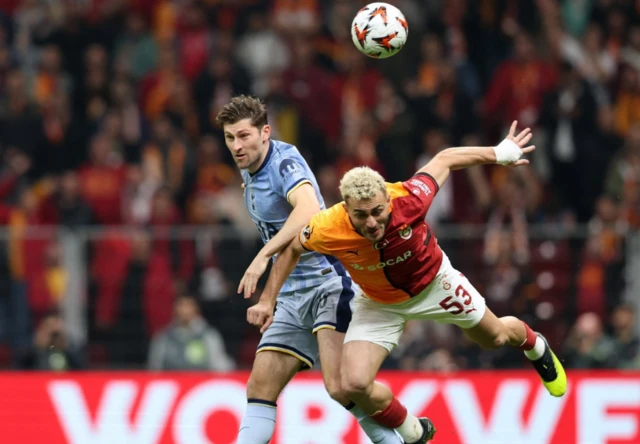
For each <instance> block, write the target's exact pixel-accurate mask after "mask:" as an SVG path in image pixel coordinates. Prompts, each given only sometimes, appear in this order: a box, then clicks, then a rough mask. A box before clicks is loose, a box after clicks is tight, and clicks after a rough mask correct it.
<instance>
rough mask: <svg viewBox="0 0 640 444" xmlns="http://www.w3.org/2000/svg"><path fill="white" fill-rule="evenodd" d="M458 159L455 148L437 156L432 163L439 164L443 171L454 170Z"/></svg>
mask: <svg viewBox="0 0 640 444" xmlns="http://www.w3.org/2000/svg"><path fill="white" fill-rule="evenodd" d="M458 157H459V156H457V155H456V154H455V152H454V148H447V149H444V150H442V151H440V152H439V153H438V154H436V155H435V156H434V158H433V160H432V161H431V162H433V163H436V164H438V165H439V166H440V168H442V169H447V170H453V169H455V167H456V163H457V160H458Z"/></svg>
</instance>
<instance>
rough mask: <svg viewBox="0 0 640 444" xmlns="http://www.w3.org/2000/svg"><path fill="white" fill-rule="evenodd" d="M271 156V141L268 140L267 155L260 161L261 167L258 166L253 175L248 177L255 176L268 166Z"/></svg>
mask: <svg viewBox="0 0 640 444" xmlns="http://www.w3.org/2000/svg"><path fill="white" fill-rule="evenodd" d="M272 154H273V140H271V139H269V150H268V151H267V155H266V156H265V158H264V160H263V161H262V165H260V168H258V169H257V170H256V172H255V173H253V174H251V173H249V176H250V177H253V176H256V175H257V174H258V173H259V172H260V171H262V170H264V167H266V166H267V165H268V164H269V160H271V155H272Z"/></svg>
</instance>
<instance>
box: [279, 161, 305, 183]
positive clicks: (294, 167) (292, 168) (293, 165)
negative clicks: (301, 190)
mask: <svg viewBox="0 0 640 444" xmlns="http://www.w3.org/2000/svg"><path fill="white" fill-rule="evenodd" d="M278 170H279V171H280V176H282V178H283V179H284V180H288V179H290V178H291V177H292V176H293V175H294V174H300V173H301V172H302V169H301V168H300V165H298V163H297V162H296V161H295V160H293V159H284V160H283V161H282V162H280V167H279V168H278Z"/></svg>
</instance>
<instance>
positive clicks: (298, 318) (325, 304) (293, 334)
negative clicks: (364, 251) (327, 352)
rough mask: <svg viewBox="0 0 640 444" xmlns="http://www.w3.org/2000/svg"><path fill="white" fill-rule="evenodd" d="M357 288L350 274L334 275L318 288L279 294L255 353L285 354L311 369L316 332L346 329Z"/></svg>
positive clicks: (316, 350) (314, 355) (315, 349)
mask: <svg viewBox="0 0 640 444" xmlns="http://www.w3.org/2000/svg"><path fill="white" fill-rule="evenodd" d="M356 291H358V287H357V286H356V284H354V283H353V281H352V280H351V278H350V277H349V276H334V277H328V279H327V280H326V282H324V283H323V284H322V285H320V286H317V287H311V288H306V289H304V290H300V291H296V292H285V293H280V294H279V295H278V301H277V303H276V311H275V315H274V318H273V324H271V325H270V326H269V328H268V329H267V331H266V332H264V334H263V335H262V339H261V340H260V344H258V350H257V352H256V353H260V352H261V351H267V350H269V351H278V352H282V353H287V354H290V355H292V356H295V357H296V358H298V359H299V360H300V361H301V362H302V368H301V369H302V370H308V369H310V368H311V367H313V364H314V362H315V361H316V359H318V341H317V339H316V337H315V333H316V332H317V331H318V330H322V329H324V328H328V329H332V330H336V331H339V332H342V333H345V332H346V331H347V327H349V322H351V301H352V300H353V296H354V295H355V293H356Z"/></svg>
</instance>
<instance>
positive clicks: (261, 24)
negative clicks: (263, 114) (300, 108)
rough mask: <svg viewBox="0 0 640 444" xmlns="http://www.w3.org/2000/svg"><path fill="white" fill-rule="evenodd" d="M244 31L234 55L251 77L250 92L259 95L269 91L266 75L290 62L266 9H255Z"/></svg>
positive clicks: (261, 95) (280, 69) (287, 51)
mask: <svg viewBox="0 0 640 444" xmlns="http://www.w3.org/2000/svg"><path fill="white" fill-rule="evenodd" d="M247 28H248V29H247V32H246V33H245V34H244V35H243V36H242V37H241V38H240V40H239V41H238V47H237V56H238V60H239V61H240V63H241V64H242V65H243V66H244V67H245V68H246V69H247V70H248V71H249V73H250V74H251V76H252V77H253V79H254V81H253V86H252V92H253V93H254V94H256V95H258V96H260V97H264V96H266V95H267V94H268V93H269V84H268V81H267V79H268V75H269V74H270V73H272V72H274V71H282V70H283V69H284V68H286V67H287V65H288V64H289V57H290V55H289V49H288V48H287V46H286V44H285V42H284V41H283V40H282V38H281V37H280V36H279V35H278V34H277V33H276V32H274V31H273V30H272V29H271V28H270V27H269V16H268V15H267V13H266V12H264V11H260V10H255V11H253V12H251V13H250V15H249V17H248V26H247Z"/></svg>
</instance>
